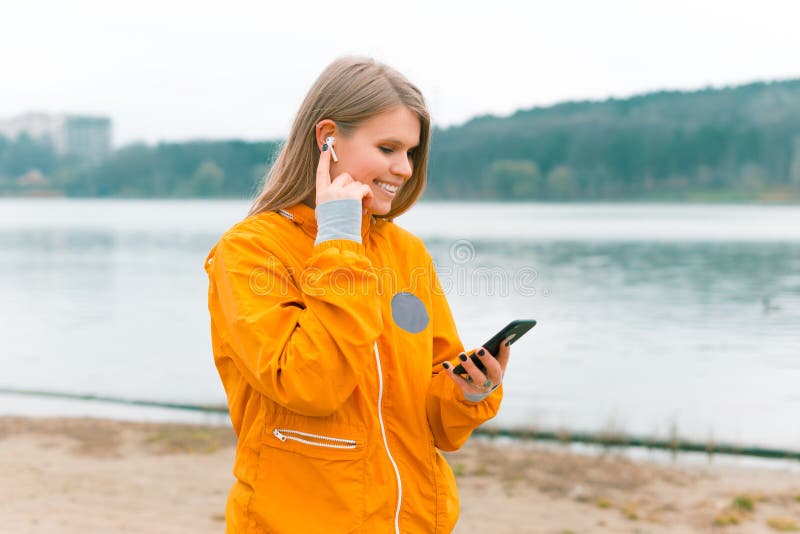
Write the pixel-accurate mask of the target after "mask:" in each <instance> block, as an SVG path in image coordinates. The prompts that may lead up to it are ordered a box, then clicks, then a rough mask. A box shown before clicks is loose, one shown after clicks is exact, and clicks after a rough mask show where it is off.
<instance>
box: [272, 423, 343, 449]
mask: <svg viewBox="0 0 800 534" xmlns="http://www.w3.org/2000/svg"><path fill="white" fill-rule="evenodd" d="M272 435H273V436H275V437H276V438H278V439H279V440H281V441H286V440H287V439H290V440H292V441H298V442H300V443H305V444H306V445H314V446H315V447H328V448H330V449H355V448H356V447H357V446H358V444H357V443H356V441H355V440H354V439H342V438H332V437H330V436H321V435H319V434H309V433H308V432H300V431H299V430H289V429H287V428H276V429H274V430H273V431H272ZM305 438H310V439H305ZM312 440H316V441H312Z"/></svg>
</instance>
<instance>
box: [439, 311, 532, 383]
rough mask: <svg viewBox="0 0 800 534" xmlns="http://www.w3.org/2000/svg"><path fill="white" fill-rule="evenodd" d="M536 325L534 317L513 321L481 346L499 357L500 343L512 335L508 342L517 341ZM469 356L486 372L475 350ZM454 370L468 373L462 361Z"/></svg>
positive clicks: (459, 372) (459, 373)
mask: <svg viewBox="0 0 800 534" xmlns="http://www.w3.org/2000/svg"><path fill="white" fill-rule="evenodd" d="M534 326H536V321H534V320H533V319H531V320H522V319H520V320H516V321H511V322H510V323H508V324H507V325H506V326H504V327H503V328H502V329H501V330H500V331H499V332H498V333H496V334H495V335H493V336H492V338H491V339H490V340H489V341H487V342H486V343H484V344H483V345H481V346H482V347H483V348H485V349H486V350H488V351H489V354H491V355H492V356H494V357H497V353H498V351H499V350H500V343H501V342H502V341H503V340H504V339H506V338H509V337H510V338H511V339H509V341H508V342H509V344H513V343H514V342H515V341H517V340H518V339H519V338H521V337H522V336H523V335H524V334H525V332H527V331H528V330H530V329H531V328H533V327H534ZM469 357H470V358H471V359H472V363H474V364H475V366H476V367H477V368H478V369H480V370H481V371H482V372H484V373H485V372H486V367H484V365H483V363H482V362H481V361H480V359H479V358H478V356H476V355H475V352H474V351H472V352H470V353H469ZM453 372H454V373H456V374H458V375H465V374H467V371H466V369H464V366H463V365H461V364H460V363H459V364H458V365H456V367H455V369H453Z"/></svg>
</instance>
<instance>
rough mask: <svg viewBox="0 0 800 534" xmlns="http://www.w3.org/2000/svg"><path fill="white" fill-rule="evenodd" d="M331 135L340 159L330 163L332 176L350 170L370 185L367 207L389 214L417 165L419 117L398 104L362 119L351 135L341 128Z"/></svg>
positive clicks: (380, 213)
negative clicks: (370, 196) (370, 195)
mask: <svg viewBox="0 0 800 534" xmlns="http://www.w3.org/2000/svg"><path fill="white" fill-rule="evenodd" d="M326 122H327V121H326ZM331 123H332V124H335V123H333V122H332V121H331ZM329 135H333V136H334V137H336V142H335V143H334V145H333V146H334V149H335V151H336V155H337V156H338V159H339V162H338V163H333V162H332V163H331V177H332V178H336V177H337V176H338V175H340V174H341V173H343V172H347V173H349V174H350V175H351V176H352V177H353V178H354V179H355V180H358V181H359V182H361V183H364V184H367V185H368V186H370V189H372V198H371V199H370V200H369V201H368V202H367V203H366V205H365V207H366V208H367V210H369V211H370V212H371V213H373V214H375V215H385V214H386V213H388V212H389V210H390V209H391V207H392V201H393V200H394V199H395V197H396V196H397V194H398V189H400V187H402V185H403V184H404V183H405V182H406V181H407V180H408V179H409V178H411V173H412V170H413V168H414V150H415V148H416V147H417V145H418V144H419V137H420V122H419V119H418V118H417V116H416V115H415V114H414V113H413V112H412V111H411V110H409V109H408V108H407V107H405V106H398V107H396V108H392V109H390V110H388V111H384V112H383V113H380V114H379V115H375V116H374V117H372V118H370V119H368V120H366V121H364V122H362V123H361V124H360V125H359V126H358V127H357V128H356V129H355V131H353V132H352V134H351V135H349V136H348V135H343V134H342V132H341V130H339V131H336V132H334V133H331V134H329ZM324 136H325V134H323V135H321V137H322V138H323V139H324Z"/></svg>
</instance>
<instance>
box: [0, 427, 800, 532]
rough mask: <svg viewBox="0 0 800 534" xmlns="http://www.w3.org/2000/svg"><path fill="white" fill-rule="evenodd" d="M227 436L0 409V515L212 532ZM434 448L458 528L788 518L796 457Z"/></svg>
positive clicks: (101, 526)
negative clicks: (457, 501) (444, 462)
mask: <svg viewBox="0 0 800 534" xmlns="http://www.w3.org/2000/svg"><path fill="white" fill-rule="evenodd" d="M235 442H236V440H235V436H234V435H233V432H232V431H231V430H230V429H229V428H227V427H219V426H200V425H183V424H174V423H134V422H124V421H114V420H103V419H89V418H33V417H9V416H4V417H0V478H1V479H2V480H3V482H4V483H3V484H2V485H0V488H2V489H0V517H2V518H3V529H4V530H6V529H7V531H8V532H15V533H26V532H31V533H33V532H59V533H72V532H74V533H78V532H81V533H83V532H118V531H124V532H142V533H145V532H147V533H150V532H175V533H179V532H180V533H184V532H193V533H205V532H208V533H211V532H223V531H224V521H225V518H224V510H225V500H226V497H227V493H228V490H229V488H230V486H231V484H232V483H233V478H232V474H231V467H232V463H233V455H234V447H235ZM446 456H447V459H448V461H449V462H450V465H451V466H452V467H453V470H454V472H455V473H456V476H457V479H458V486H459V492H460V497H461V518H460V520H459V523H458V525H457V527H456V530H455V532H456V533H457V534H469V533H474V532H492V533H493V534H504V533H508V534H511V533H514V534H518V533H521V534H524V533H554V534H567V533H579V532H580V533H583V532H612V533H617V532H620V533H637V532H641V533H656V534H658V533H674V534H677V533H687V532H741V533H747V534H751V533H752V534H758V533H761V532H765V533H766V532H770V533H772V532H792V531H797V530H793V529H800V463H798V462H796V461H794V462H789V461H782V462H775V461H769V460H758V461H757V462H758V463H757V464H754V463H752V462H753V461H752V460H751V463H750V464H748V463H746V462H738V461H732V460H730V459H728V460H725V459H724V458H722V457H721V456H717V455H714V456H709V457H708V458H707V459H705V460H704V461H695V462H686V461H681V460H680V455H679V459H678V460H677V461H672V460H669V459H668V458H667V459H664V458H662V459H660V460H654V459H636V460H634V459H632V458H631V457H630V455H625V454H623V453H618V452H614V451H613V450H610V449H609V450H608V451H606V452H603V451H593V452H592V453H591V454H583V453H578V452H575V450H574V447H573V448H570V447H568V446H564V445H556V444H542V443H537V442H523V441H514V440H508V439H503V438H498V439H490V438H487V437H480V436H477V437H473V438H472V439H471V440H470V441H469V442H468V443H467V444H466V445H465V446H464V447H463V448H462V450H460V451H458V452H455V453H447V454H446ZM698 456H699V455H698ZM700 458H702V457H700Z"/></svg>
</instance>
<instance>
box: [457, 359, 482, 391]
mask: <svg viewBox="0 0 800 534" xmlns="http://www.w3.org/2000/svg"><path fill="white" fill-rule="evenodd" d="M458 359H459V360H461V365H462V367H464V370H465V371H466V372H467V374H468V375H469V376H471V377H472V382H473V383H474V385H475V387H479V386H483V384H484V382H486V380H487V379H488V377H487V376H486V375H485V374H484V373H483V371H481V370H480V369H478V366H477V365H475V364H474V363H473V361H472V358H469V357H468V356H467V355H466V354H465V353H463V352H462V353H461V354H460V355H459V356H458Z"/></svg>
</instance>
